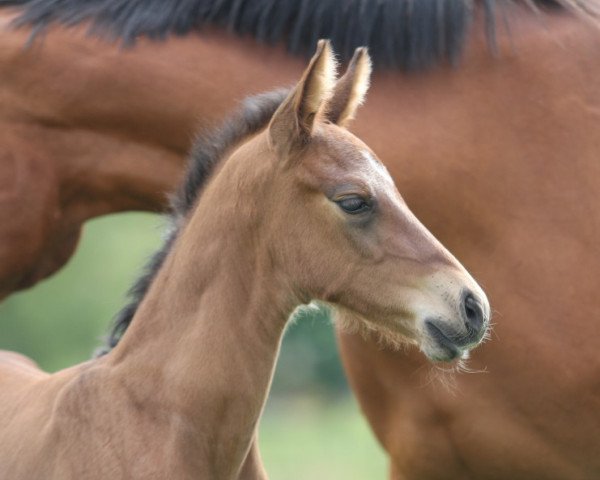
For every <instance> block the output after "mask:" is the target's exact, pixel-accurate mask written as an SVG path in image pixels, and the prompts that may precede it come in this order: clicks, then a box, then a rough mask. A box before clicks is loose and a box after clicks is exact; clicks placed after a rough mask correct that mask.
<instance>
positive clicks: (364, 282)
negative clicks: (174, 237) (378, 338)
mask: <svg viewBox="0 0 600 480" xmlns="http://www.w3.org/2000/svg"><path fill="white" fill-rule="evenodd" d="M334 69H335V65H334V59H333V56H332V53H331V50H330V47H329V44H328V43H326V42H323V41H322V42H320V43H319V47H318V50H317V53H316V54H315V56H314V57H313V59H312V60H311V62H310V65H309V66H308V67H307V69H306V71H305V72H304V74H303V76H302V79H301V80H300V82H299V83H298V85H297V86H296V87H295V88H294V89H293V90H292V91H291V93H290V94H289V96H288V97H287V99H286V100H284V102H283V103H282V104H281V105H280V107H279V108H278V110H277V111H276V112H275V113H274V115H273V117H272V119H271V121H270V124H269V127H268V128H267V129H266V130H265V131H264V132H263V134H261V135H259V136H258V137H256V138H254V139H253V140H252V141H250V142H248V143H247V144H246V148H250V149H251V150H247V152H252V153H253V154H254V156H255V157H256V156H257V155H258V156H260V157H261V158H266V157H268V158H269V159H270V161H268V162H267V163H269V164H270V165H272V166H274V167H273V170H274V171H275V173H272V175H273V177H272V178H271V181H270V182H269V183H268V185H267V186H265V187H264V188H265V189H266V190H268V194H267V195H268V200H267V201H265V205H263V206H260V208H261V209H262V215H263V217H262V220H261V222H262V226H263V227H264V228H265V231H266V232H268V233H267V238H268V241H267V244H268V245H269V248H270V249H271V251H270V256H271V257H272V262H273V263H274V264H276V265H278V268H279V269H280V271H281V272H283V274H282V277H281V281H282V282H285V283H286V284H287V285H289V286H290V288H291V290H292V291H293V292H294V293H295V294H296V295H297V296H298V298H300V300H301V301H303V302H306V301H310V300H320V301H324V302H327V303H328V304H330V305H333V306H334V307H337V308H339V309H340V310H341V311H345V312H347V313H349V314H350V316H352V317H353V318H356V319H359V320H358V321H359V323H360V324H361V325H366V326H368V327H369V328H372V329H377V330H380V331H383V332H384V333H385V334H387V335H388V336H389V337H391V338H403V339H407V340H409V341H411V342H413V343H417V344H418V345H419V346H420V348H421V350H422V351H423V352H424V353H425V355H427V357H428V358H430V359H432V360H441V361H448V360H452V359H454V358H458V357H461V356H462V355H463V354H464V353H465V352H466V351H468V350H469V349H471V348H473V347H474V346H475V345H477V344H478V343H479V342H480V341H481V339H482V337H483V335H484V333H485V331H486V328H487V325H488V320H489V315H490V308H489V304H488V301H487V299H486V296H485V294H484V293H483V291H482V290H481V288H480V287H479V286H478V285H477V283H476V282H475V281H474V280H473V278H472V277H471V276H470V275H469V274H468V273H467V271H466V270H465V269H464V268H463V267H462V265H461V264H460V263H459V262H458V261H457V260H456V259H455V258H454V257H453V256H452V255H451V254H450V253H449V252H448V251H447V250H446V249H445V248H444V247H443V246H442V245H441V244H440V242H438V241H437V240H436V239H435V238H434V237H433V235H432V234H431V233H429V231H427V229H426V228H425V227H424V226H423V225H422V224H421V223H420V222H419V221H418V220H417V219H416V218H415V216H414V215H413V214H412V213H411V212H410V210H409V209H408V207H407V206H406V204H405V202H404V201H403V199H402V197H401V196H400V194H399V193H398V190H397V189H396V187H395V186H394V183H393V181H392V179H391V178H390V175H389V174H388V172H387V170H386V168H385V167H384V166H383V164H382V163H381V162H380V161H379V160H378V159H377V156H376V155H375V154H374V153H373V152H372V151H371V150H370V149H369V147H367V146H366V145H365V144H364V143H362V142H361V141H360V140H359V139H358V138H356V137H355V136H354V135H352V134H351V133H350V132H349V131H348V130H346V128H345V125H346V124H347V123H348V121H349V120H350V119H351V118H352V117H353V115H354V112H355V110H356V108H357V107H358V105H359V104H360V103H361V101H362V99H363V96H364V94H365V93H366V90H367V87H368V82H369V76H370V71H371V67H370V60H369V57H368V54H367V52H366V50H364V49H358V50H357V52H356V54H355V56H354V58H353V60H352V62H351V63H350V66H349V67H348V70H347V72H346V74H345V75H344V76H343V77H342V78H340V79H339V80H338V81H337V82H336V81H335V77H334V75H335V74H334ZM257 142H258V143H257Z"/></svg>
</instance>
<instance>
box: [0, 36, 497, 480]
mask: <svg viewBox="0 0 600 480" xmlns="http://www.w3.org/2000/svg"><path fill="white" fill-rule="evenodd" d="M369 75H370V62H369V58H368V55H367V53H366V51H365V50H364V49H358V50H357V52H356V56H355V58H354V60H353V62H352V63H351V65H350V67H349V70H348V74H347V75H345V76H344V77H343V78H342V79H340V80H339V81H338V82H337V83H336V82H335V60H334V58H333V54H332V52H331V49H330V47H329V45H328V43H327V42H325V41H321V42H320V43H319V45H318V47H317V52H316V53H315V55H314V57H313V59H312V61H311V62H310V64H309V66H308V67H307V69H306V71H305V72H304V74H303V75H302V78H301V79H300V81H299V82H298V84H297V86H296V87H295V88H293V89H292V90H291V92H289V94H287V92H283V93H282V92H281V91H278V92H275V93H271V94H265V95H262V96H261V97H259V98H253V99H249V100H248V101H247V102H246V104H245V107H244V109H243V111H242V113H241V114H240V115H237V116H236V117H234V118H233V119H231V120H230V121H229V122H227V124H226V125H225V126H224V127H223V128H222V129H221V130H219V131H218V132H216V133H215V134H214V136H213V137H210V139H209V140H204V141H202V142H200V143H201V145H199V147H198V148H197V149H196V151H197V152H201V153H202V154H200V155H198V156H196V157H193V158H192V162H191V164H190V168H189V169H188V173H187V175H186V177H185V180H184V184H183V186H182V188H180V189H179V193H178V195H177V197H176V200H175V202H174V212H173V218H172V220H173V225H172V233H170V236H169V237H168V239H167V241H166V243H165V246H164V250H165V253H164V257H165V260H164V262H163V263H162V264H161V265H160V267H159V268H157V269H156V271H155V272H154V273H155V274H156V278H155V279H154V281H153V285H152V288H151V290H150V291H149V292H147V294H146V295H145V297H144V298H143V300H141V303H140V305H139V309H138V310H137V312H136V315H135V318H134V321H133V322H132V324H131V328H130V329H129V330H128V331H127V332H126V333H125V335H124V336H123V339H122V341H121V342H120V344H119V345H118V346H116V347H115V349H114V350H113V351H112V352H110V353H109V354H107V355H106V356H104V357H102V358H99V359H96V360H94V361H91V362H87V363H84V364H81V365H77V366H75V367H72V368H69V369H67V370H63V371H61V372H57V373H55V374H53V375H47V374H45V373H44V372H42V371H40V370H38V369H35V368H34V367H32V365H31V363H30V361H29V360H23V359H22V358H20V357H19V356H17V355H15V354H14V353H7V352H0V386H1V388H0V392H1V393H0V476H1V477H2V478H7V479H8V478H10V479H11V480H30V479H33V478H44V479H56V480H70V479H80V478H85V479H89V480H92V479H105V478H113V479H148V478H153V479H164V478H178V479H190V480H191V479H198V478H205V479H208V478H213V479H219V480H227V479H231V480H234V479H237V478H240V473H241V477H242V478H244V479H254V480H259V479H265V478H266V474H265V472H264V469H263V468H262V466H261V464H260V459H259V457H257V451H256V449H254V450H253V452H252V455H253V456H252V457H251V458H250V460H249V461H248V463H245V462H246V458H247V455H248V452H249V450H250V447H251V444H252V441H253V438H255V430H256V427H257V424H258V420H259V417H260V413H261V411H262V408H263V405H264V402H265V400H266V396H267V392H268V389H269V384H270V381H271V377H272V374H273V370H274V367H275V361H276V357H277V352H278V350H279V344H280V343H281V337H282V336H283V332H284V329H285V325H286V322H287V320H288V318H289V317H290V316H291V315H292V312H293V311H294V310H295V309H296V308H297V307H298V306H300V305H301V304H305V303H308V302H311V301H314V300H318V301H323V302H327V303H328V304H330V305H331V306H332V307H333V308H334V309H338V308H340V309H343V310H344V312H345V316H346V318H349V315H351V316H352V318H353V321H354V322H356V324H357V325H358V328H363V326H364V328H368V329H376V330H378V331H380V332H381V334H382V336H383V337H384V338H385V337H387V336H389V337H391V339H397V338H401V339H405V340H410V341H412V342H413V343H415V344H417V345H419V347H420V348H421V350H422V351H423V352H424V353H425V354H426V356H427V357H428V358H430V359H432V360H440V359H446V360H447V359H450V358H455V357H456V356H461V355H462V354H463V353H465V352H468V351H469V350H470V349H471V348H472V347H474V346H475V345H477V344H478V343H479V342H480V341H481V339H482V337H483V335H484V333H485V330H486V328H487V324H488V320H489V313H490V310H489V305H488V303H487V299H486V297H485V294H484V293H483V292H482V291H481V288H480V287H479V286H478V285H477V284H476V283H475V281H474V280H473V279H472V278H471V276H470V275H469V274H468V273H467V272H466V271H465V270H464V268H463V267H462V266H461V265H460V264H459V263H458V262H457V261H456V259H455V258H454V257H453V256H452V255H451V254H450V253H449V252H448V251H447V250H446V249H445V248H444V247H443V246H442V245H441V244H440V243H439V242H438V241H437V240H436V239H435V238H434V237H433V236H432V235H431V234H430V233H429V232H428V231H427V230H426V229H425V228H424V227H423V225H421V224H420V223H419V222H418V220H417V219H416V218H415V217H414V215H412V213H411V212H410V211H409V210H408V208H407V207H406V204H405V203H404V202H403V200H402V198H401V197H400V195H399V194H398V191H397V190H396V188H395V186H394V183H393V181H392V179H391V177H390V176H389V173H388V172H387V170H386V169H385V168H384V167H383V165H382V164H381V163H380V162H379V160H378V159H377V158H376V156H375V154H374V153H373V152H372V151H371V150H370V149H369V148H368V147H367V146H366V145H365V144H364V143H362V142H361V141H360V140H359V139H358V138H356V137H355V136H353V135H352V134H350V133H349V132H348V131H347V130H346V129H345V128H343V126H344V125H346V124H347V122H348V121H349V120H350V119H351V118H352V117H353V116H354V112H355V110H356V108H357V107H358V105H359V104H360V103H362V98H363V96H364V94H365V92H366V89H367V86H368V81H369ZM331 92H332V93H331ZM215 145H217V146H215ZM207 151H210V152H211V155H212V157H211V161H210V162H207V161H206V157H205V154H206V152H207ZM216 211H218V212H219V215H215V212H216ZM332 251H335V252H336V254H335V255H332V254H331V252H332ZM157 351H162V352H169V354H168V355H166V356H163V355H157Z"/></svg>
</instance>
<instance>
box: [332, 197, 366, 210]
mask: <svg viewBox="0 0 600 480" xmlns="http://www.w3.org/2000/svg"><path fill="white" fill-rule="evenodd" d="M336 203H337V204H338V205H339V206H340V208H341V209H342V210H343V211H344V212H346V213H350V214H357V213H362V212H365V211H367V210H369V209H370V208H371V206H370V205H369V204H368V203H367V201H366V200H365V199H364V198H361V197H359V196H358V195H350V196H348V197H344V198H341V199H340V200H336Z"/></svg>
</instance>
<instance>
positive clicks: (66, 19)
mask: <svg viewBox="0 0 600 480" xmlns="http://www.w3.org/2000/svg"><path fill="white" fill-rule="evenodd" d="M558 1H559V2H560V1H561V0H558ZM481 2H482V4H483V6H484V11H485V12H486V24H487V30H488V36H489V38H490V40H491V41H492V45H493V41H494V25H495V16H494V9H495V6H496V5H497V4H500V3H502V4H504V3H510V1H509V0H481ZM523 3H526V4H532V3H533V1H532V0H523ZM536 3H540V4H554V3H555V2H554V1H551V0H539V1H537V2H536ZM9 5H19V6H21V7H22V8H23V11H22V14H21V16H20V17H19V18H18V19H17V24H18V25H32V26H33V27H34V33H35V32H39V31H42V30H43V29H44V28H46V27H47V26H48V25H50V24H52V23H62V24H65V25H75V24H79V23H81V22H86V21H90V22H91V32H92V33H100V34H108V35H109V36H111V37H113V38H115V39H120V40H122V41H123V42H125V44H132V43H133V42H135V40H136V39H137V38H138V37H141V36H148V37H150V38H154V39H164V38H166V37H167V36H169V35H172V34H174V35H185V34H187V33H189V32H190V31H192V30H194V29H201V28H202V27H203V26H206V25H217V26H221V27H225V28H226V29H228V30H229V31H232V32H235V33H237V34H240V35H251V36H253V37H254V38H256V39H258V40H259V41H262V42H266V43H276V42H280V41H284V42H285V43H286V44H287V47H288V50H289V51H290V52H292V53H303V54H308V55H310V54H312V52H313V51H314V49H315V46H316V43H317V40H318V39H320V38H328V39H330V40H331V42H332V46H333V49H334V51H335V52H337V53H338V54H339V55H340V56H341V58H342V60H346V59H348V58H350V56H351V55H352V52H353V51H354V49H355V48H356V47H359V46H363V45H366V46H368V47H369V53H370V54H371V57H372V58H373V60H374V63H375V65H376V66H387V67H392V68H400V69H402V70H415V69H422V68H426V67H428V66H431V65H435V64H438V63H440V62H444V61H448V62H450V63H455V62H456V61H457V60H458V59H459V57H460V54H461V52H462V49H463V45H464V40H465V37H466V35H467V32H468V27H469V24H470V23H471V21H472V17H473V1H472V0H0V6H9Z"/></svg>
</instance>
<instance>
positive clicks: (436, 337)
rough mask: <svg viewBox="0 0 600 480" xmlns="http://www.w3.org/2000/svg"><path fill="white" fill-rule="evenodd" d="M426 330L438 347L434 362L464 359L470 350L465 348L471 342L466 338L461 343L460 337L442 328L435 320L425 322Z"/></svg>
mask: <svg viewBox="0 0 600 480" xmlns="http://www.w3.org/2000/svg"><path fill="white" fill-rule="evenodd" d="M425 328H426V330H427V333H428V334H429V337H430V338H431V339H432V340H433V342H434V343H435V345H436V347H437V348H436V352H435V355H433V358H432V360H435V361H442V362H451V361H452V360H456V359H458V358H462V357H463V356H464V354H465V353H466V352H467V351H468V349H465V348H464V345H465V343H466V344H469V343H470V342H469V340H470V339H467V338H465V339H464V340H463V341H460V340H459V338H458V335H455V334H451V333H448V332H446V331H445V330H443V329H442V328H440V327H439V326H438V325H436V323H435V322H434V321H433V320H429V319H428V320H425Z"/></svg>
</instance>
